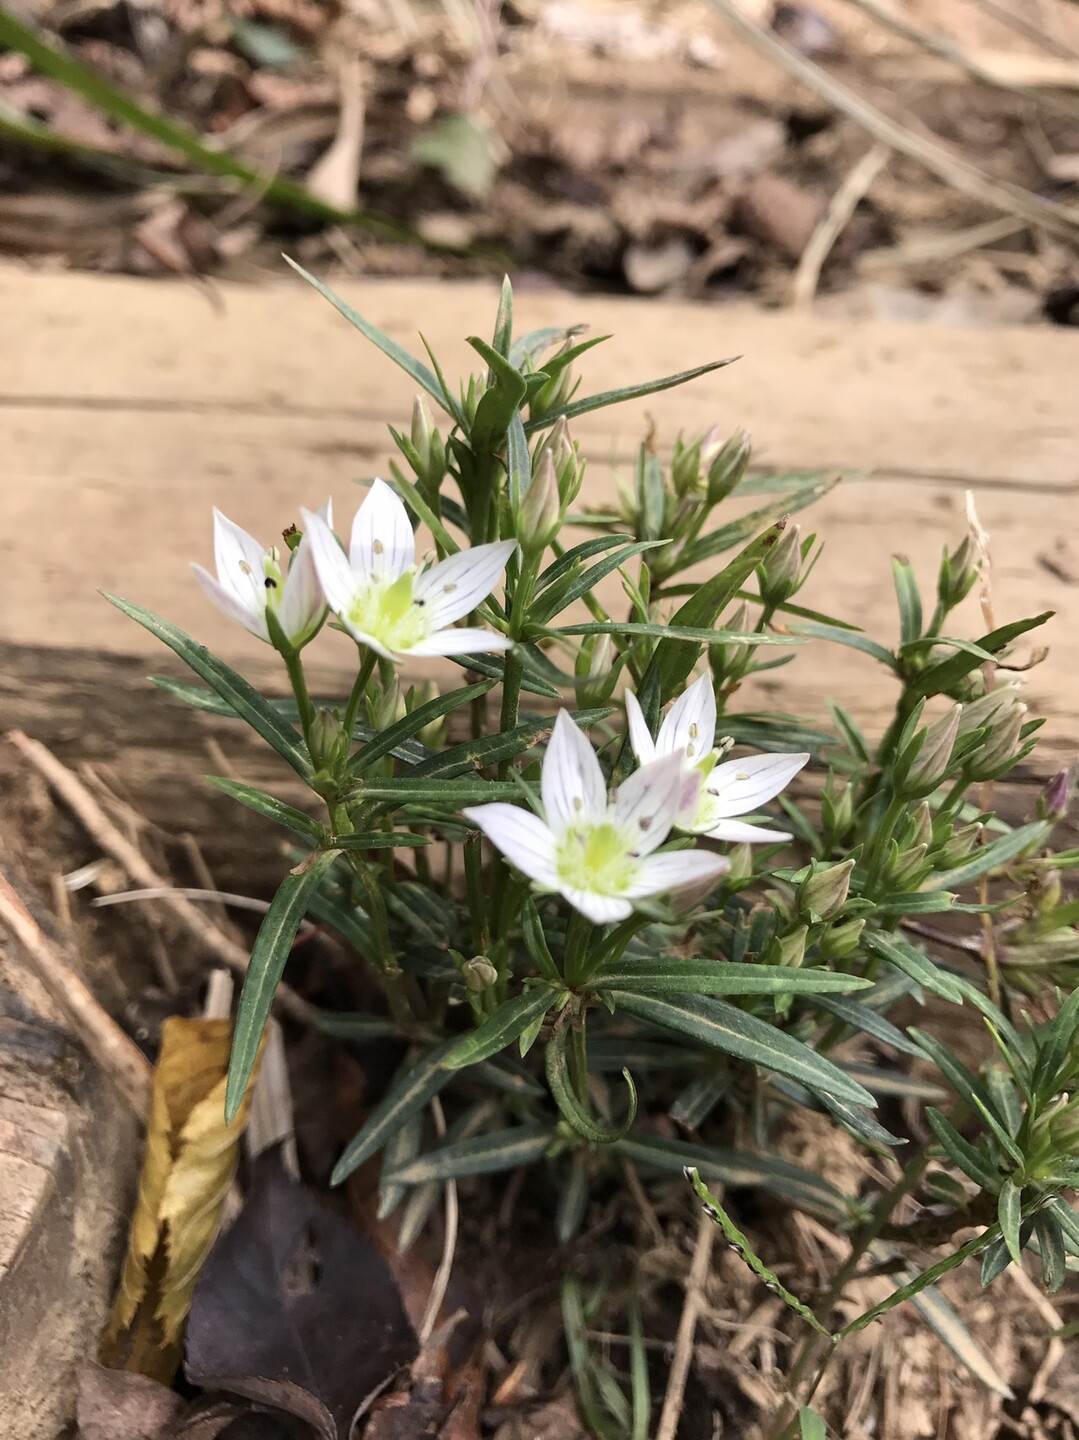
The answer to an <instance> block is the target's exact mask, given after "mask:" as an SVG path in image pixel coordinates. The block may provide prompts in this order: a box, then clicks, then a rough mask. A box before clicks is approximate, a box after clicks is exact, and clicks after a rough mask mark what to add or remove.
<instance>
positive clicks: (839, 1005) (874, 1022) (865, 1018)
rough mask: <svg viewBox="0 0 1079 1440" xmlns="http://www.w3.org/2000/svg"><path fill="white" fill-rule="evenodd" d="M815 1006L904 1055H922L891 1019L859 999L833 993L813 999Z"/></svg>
mask: <svg viewBox="0 0 1079 1440" xmlns="http://www.w3.org/2000/svg"><path fill="white" fill-rule="evenodd" d="M813 1005H814V1008H815V1009H817V1010H823V1011H825V1013H826V1014H828V1015H833V1016H834V1017H835V1018H836V1019H837V1020H842V1021H843V1022H844V1024H847V1025H850V1026H851V1027H852V1029H854V1030H861V1031H862V1032H863V1033H864V1034H866V1035H871V1036H872V1037H873V1039H874V1040H880V1041H882V1042H883V1043H884V1044H885V1045H890V1046H891V1047H892V1049H893V1050H899V1051H900V1052H901V1053H902V1054H904V1055H919V1056H920V1055H921V1053H922V1052H921V1050H920V1049H919V1048H918V1046H917V1045H915V1043H914V1041H913V1040H911V1039H909V1037H908V1036H907V1035H905V1034H904V1033H903V1031H902V1030H900V1029H899V1028H898V1027H897V1026H895V1025H893V1024H892V1023H891V1021H890V1020H885V1018H884V1017H883V1015H879V1014H878V1013H877V1012H876V1010H873V1009H871V1008H870V1007H869V1006H868V1005H862V1004H860V1003H859V1002H858V1001H857V1000H844V999H838V998H836V997H835V996H832V995H825V996H822V997H821V998H820V999H819V1000H814V1001H813Z"/></svg>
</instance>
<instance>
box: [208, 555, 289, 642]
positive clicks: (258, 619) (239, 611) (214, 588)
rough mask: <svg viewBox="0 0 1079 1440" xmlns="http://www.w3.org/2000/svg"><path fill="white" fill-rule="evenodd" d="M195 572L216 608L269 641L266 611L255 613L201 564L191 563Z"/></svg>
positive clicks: (261, 638)
mask: <svg viewBox="0 0 1079 1440" xmlns="http://www.w3.org/2000/svg"><path fill="white" fill-rule="evenodd" d="M191 568H192V570H194V572H195V579H196V580H197V581H198V582H199V584H200V585H201V586H202V588H203V590H204V591H205V593H206V595H207V596H208V597H209V598H210V599H211V600H212V601H213V603H214V604H215V605H216V606H217V608H218V609H219V610H220V611H221V612H222V613H223V614H225V615H227V616H228V617H229V619H230V620H235V621H236V623H237V625H242V626H243V627H244V629H245V630H250V632H251V634H252V635H257V636H258V638H259V639H260V640H265V641H266V642H267V643H269V639H270V632H269V630H268V629H267V626H266V611H265V610H264V609H263V610H260V611H258V612H257V613H256V612H255V611H253V610H252V609H251V608H250V606H248V605H245V604H244V602H243V601H242V600H240V599H239V598H238V597H237V596H236V594H235V593H234V592H233V591H232V590H229V589H227V588H226V587H225V586H224V585H222V584H221V582H220V581H219V580H215V579H214V577H213V576H212V575H211V574H210V572H209V571H208V570H204V569H203V567H202V566H201V565H192V566H191Z"/></svg>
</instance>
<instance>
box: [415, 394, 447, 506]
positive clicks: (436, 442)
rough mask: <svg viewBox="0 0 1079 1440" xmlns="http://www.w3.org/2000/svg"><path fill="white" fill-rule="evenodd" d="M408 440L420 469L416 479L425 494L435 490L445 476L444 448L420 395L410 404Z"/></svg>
mask: <svg viewBox="0 0 1079 1440" xmlns="http://www.w3.org/2000/svg"><path fill="white" fill-rule="evenodd" d="M409 438H410V440H411V441H412V447H413V449H414V450H415V452H416V455H417V457H418V459H419V467H420V468H419V470H418V471H417V477H416V478H417V479H418V480H419V481H420V482H421V484H422V486H423V488H424V490H425V492H427V493H430V492H431V491H434V490H437V489H438V487H439V486H440V485H441V483H442V480H443V477H444V476H445V474H446V447H445V445H444V444H443V441H442V436H441V435H440V434H439V433H438V431H437V430H436V429H435V427H434V425H433V424H432V423H431V415H430V412H429V411H428V409H427V406H426V405H425V404H424V401H423V396H422V395H417V396H416V398H415V400H414V401H413V402H412V428H411V431H410V432H409Z"/></svg>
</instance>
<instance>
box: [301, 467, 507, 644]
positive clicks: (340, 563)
mask: <svg viewBox="0 0 1079 1440" xmlns="http://www.w3.org/2000/svg"><path fill="white" fill-rule="evenodd" d="M301 514H302V516H303V524H304V538H305V539H306V540H308V541H309V542H310V544H311V549H312V554H313V556H314V563H315V569H316V571H317V572H318V578H319V582H320V583H321V585H322V590H323V593H324V594H325V596H326V600H327V602H328V603H329V606H330V609H331V610H332V611H333V613H334V614H335V615H336V616H337V618H338V620H340V622H341V624H342V626H343V627H344V628H345V629H346V630H347V631H348V633H349V634H350V635H351V636H352V638H353V639H354V640H355V641H357V643H358V644H360V645H366V646H368V647H369V649H371V650H373V651H374V652H375V653H376V654H377V655H381V656H383V657H384V658H385V659H387V660H401V659H403V658H404V657H405V656H406V655H417V656H418V655H466V654H468V653H470V652H472V651H491V650H508V649H509V648H510V646H511V644H512V641H510V640H509V639H508V638H507V637H506V636H505V635H499V634H498V633H497V632H496V631H493V630H481V629H479V628H477V627H475V626H466V627H457V626H456V624H455V622H456V621H458V620H461V619H463V617H464V616H466V615H469V614H471V613H472V611H473V610H475V608H476V606H477V605H479V604H480V602H481V601H483V600H486V599H487V596H488V595H490V593H491V591H492V590H493V589H494V587H495V582H496V581H497V580H498V577H499V575H501V573H502V571H503V570H504V569H505V568H506V561H507V560H508V559H509V557H510V556H511V555H512V554H513V552H514V550H515V549H516V542H515V541H513V540H498V541H495V542H494V543H492V544H487V545H473V546H472V548H471V549H468V550H459V551H458V552H457V553H456V554H455V555H449V556H447V557H446V559H445V560H439V561H438V562H437V563H435V564H433V565H428V566H420V565H417V564H416V537H415V535H414V534H413V532H412V525H411V523H410V521H409V518H408V511H407V510H406V509H405V507H404V505H403V504H402V503H401V500H400V499H399V497H398V496H397V495H395V494H394V492H393V491H392V490H391V489H390V487H389V486H388V485H387V484H386V482H385V481H384V480H376V481H375V482H374V484H373V485H372V486H371V489H370V492H369V494H368V496H367V498H366V499H365V500H364V502H363V504H362V505H361V506H360V508H359V510H357V512H356V518H355V519H354V520H353V522H352V535H351V538H350V541H349V547H348V554H347V556H346V554H345V552H344V550H343V549H342V548H341V544H340V542H339V541H338V539H337V536H336V535H335V534H334V533H333V530H332V529H331V528H330V526H329V525H328V524H327V523H326V521H325V520H324V519H323V518H322V516H321V515H317V514H314V513H313V512H312V511H310V510H303V511H301Z"/></svg>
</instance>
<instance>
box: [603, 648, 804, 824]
mask: <svg viewBox="0 0 1079 1440" xmlns="http://www.w3.org/2000/svg"><path fill="white" fill-rule="evenodd" d="M626 717H627V719H628V720H629V740H630V744H631V745H632V746H633V753H634V755H636V757H637V760H638V762H639V763H640V764H641V765H647V764H649V763H652V762H654V761H655V760H656V758H657V757H661V756H672V755H679V756H681V757H682V763H683V765H685V766H686V767H688V769H689V770H691V771H692V772H693V773H695V774H697V775H699V776H700V779H701V784H700V789H699V790H698V792H697V793H696V795H695V796H694V797H693V799H692V800H691V801H690V803H688V804H687V805H686V806H684V807H683V808H682V809H681V810H680V811H679V812H678V814H677V816H676V817H675V822H674V823H675V825H676V826H677V828H678V829H679V830H687V831H689V832H690V833H692V834H694V835H707V836H709V837H710V838H711V839H712V840H727V841H729V842H730V843H731V844H732V845H738V844H742V843H745V844H750V845H752V844H756V843H763V842H765V841H771V842H773V843H775V842H777V841H780V840H789V839H790V838H791V837H790V835H789V834H787V833H786V832H785V831H783V830H768V829H765V827H764V826H762V825H747V824H745V823H744V822H743V821H740V820H734V819H731V818H730V817H731V816H734V815H748V814H751V813H752V812H753V811H755V810H759V809H760V807H761V806H762V805H763V804H764V803H765V801H767V800H771V799H773V798H774V797H775V796H776V795H778V794H779V792H780V791H781V790H782V789H783V787H784V786H785V785H787V784H789V783H790V781H791V780H793V778H794V777H795V775H797V774H798V771H799V770H801V768H802V766H803V765H804V764H805V763H806V761H807V760H808V759H809V755H808V754H805V753H803V754H799V755H781V754H774V755H750V756H748V757H747V758H746V759H743V760H727V761H724V763H723V764H722V765H718V764H716V761H717V760H718V759H719V757H720V755H721V753H722V752H721V751H719V750H716V749H714V748H713V746H714V744H715V738H716V697H715V693H714V691H713V689H712V682H711V680H710V679H709V678H708V676H707V675H702V676H701V678H700V679H699V680H696V681H695V682H694V683H693V684H692V685H691V686H690V687H689V689H688V690H685V691H684V692H683V693H682V694H681V695H680V696H679V697H678V699H677V700H676V701H675V702H674V704H673V705H672V706H671V708H670V709H669V710H668V711H667V714H666V715H665V716H664V718H663V723H662V724H661V725H660V727H659V735H658V736H657V737H656V739H655V740H653V739H652V736H651V734H650V732H649V729H648V726H647V725H646V724H645V719H644V713H643V712H642V710H641V707H640V704H639V703H638V700H637V697H636V695H634V694H633V693H632V692H627V694H626Z"/></svg>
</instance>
